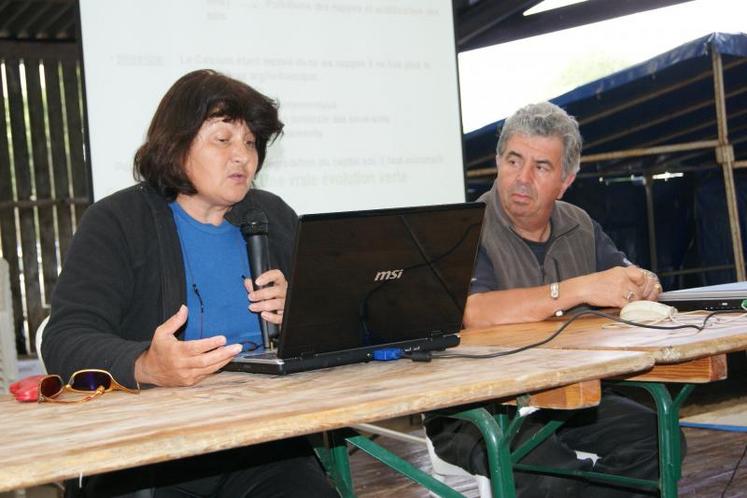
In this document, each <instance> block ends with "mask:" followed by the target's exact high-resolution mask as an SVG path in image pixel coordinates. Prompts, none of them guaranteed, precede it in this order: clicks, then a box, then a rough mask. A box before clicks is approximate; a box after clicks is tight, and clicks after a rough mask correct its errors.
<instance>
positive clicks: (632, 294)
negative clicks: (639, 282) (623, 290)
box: [625, 291, 635, 302]
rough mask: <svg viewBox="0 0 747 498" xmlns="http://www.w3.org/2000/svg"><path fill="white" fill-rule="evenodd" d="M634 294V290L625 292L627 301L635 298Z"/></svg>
mask: <svg viewBox="0 0 747 498" xmlns="http://www.w3.org/2000/svg"><path fill="white" fill-rule="evenodd" d="M634 295H635V294H634V293H633V291H628V293H627V294H625V300H626V301H627V302H630V300H631V299H633V296H634Z"/></svg>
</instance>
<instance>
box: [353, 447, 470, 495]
mask: <svg viewBox="0 0 747 498" xmlns="http://www.w3.org/2000/svg"><path fill="white" fill-rule="evenodd" d="M347 442H348V443H350V444H352V445H353V446H355V447H357V448H359V449H361V450H362V451H364V452H366V453H368V454H369V455H370V456H372V457H373V458H375V459H376V460H378V461H380V462H381V463H383V464H384V465H386V466H387V467H389V468H391V469H393V470H395V471H396V472H399V473H400V474H402V475H404V476H405V477H408V478H409V479H412V480H413V481H415V482H416V483H418V484H420V485H421V486H423V487H425V488H427V489H429V490H430V491H433V492H434V493H436V494H438V496H440V497H442V498H464V495H463V494H461V493H459V492H458V491H456V490H454V489H452V488H450V487H449V486H447V485H446V484H444V483H442V482H441V481H439V480H438V479H435V478H434V477H433V476H431V475H429V474H427V473H425V472H423V471H422V470H420V469H418V468H416V467H414V466H413V465H412V464H411V463H409V462H407V461H405V460H403V459H401V458H400V457H398V456H397V455H395V454H394V453H392V452H390V451H389V450H386V449H384V448H382V447H381V446H379V445H378V444H376V443H374V442H373V441H371V440H370V439H368V438H367V437H365V436H352V437H348V438H347Z"/></svg>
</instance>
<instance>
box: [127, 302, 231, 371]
mask: <svg viewBox="0 0 747 498" xmlns="http://www.w3.org/2000/svg"><path fill="white" fill-rule="evenodd" d="M186 321H187V307H186V306H184V305H182V307H181V308H179V311H177V312H176V313H175V314H174V315H173V316H172V317H171V318H169V319H168V320H166V321H165V322H163V323H162V324H161V325H159V326H158V328H157V329H156V332H155V333H154V334H153V340H152V341H151V343H150V347H149V348H148V350H147V351H145V352H144V353H143V354H141V355H140V356H139V357H138V359H137V360H136V361H135V380H137V381H138V382H139V383H141V384H154V385H156V386H192V385H194V384H197V383H198V382H200V381H201V380H202V379H204V378H205V377H207V376H208V375H210V374H212V373H213V372H216V371H217V370H219V369H220V368H222V367H223V366H224V365H225V364H226V363H228V362H229V361H231V359H232V358H233V357H234V356H236V355H237V354H239V353H240V352H241V344H232V345H231V346H225V344H226V338H225V337H224V336H214V337H208V338H206V339H198V340H194V341H180V340H178V339H177V338H176V337H175V336H174V334H175V333H176V331H177V330H179V328H180V327H181V326H182V325H184V323H185V322H186Z"/></svg>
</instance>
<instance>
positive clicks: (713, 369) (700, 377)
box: [624, 354, 727, 384]
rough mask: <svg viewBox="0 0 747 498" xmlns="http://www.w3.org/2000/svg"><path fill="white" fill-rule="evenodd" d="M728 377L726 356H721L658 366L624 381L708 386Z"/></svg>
mask: <svg viewBox="0 0 747 498" xmlns="http://www.w3.org/2000/svg"><path fill="white" fill-rule="evenodd" d="M726 376H727V366H726V354H719V355H716V356H708V357H706V358H698V359H697V360H691V361H686V362H683V363H671V364H661V365H656V366H654V367H653V368H652V369H651V370H649V371H647V372H646V373H643V374H639V375H634V376H631V377H624V379H625V380H635V381H641V382H679V383H687V384H707V383H708V382H713V381H716V380H724V379H725V378H726Z"/></svg>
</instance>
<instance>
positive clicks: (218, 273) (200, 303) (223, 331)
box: [169, 202, 262, 350]
mask: <svg viewBox="0 0 747 498" xmlns="http://www.w3.org/2000/svg"><path fill="white" fill-rule="evenodd" d="M169 207H170V208H171V211H172V212H173V214H174V221H175V222H176V229H177V232H178V233H179V240H180V242H181V246H182V258H183V260H184V274H185V277H186V284H187V303H186V304H187V307H188V308H189V318H188V319H187V327H186V329H185V332H184V339H185V340H192V339H200V338H204V337H211V336H214V335H224V336H226V339H227V344H236V343H242V344H243V345H244V350H248V349H253V348H254V347H256V346H254V345H255V344H256V345H259V346H261V345H262V334H261V332H260V328H259V318H258V315H257V314H255V313H252V312H251V311H249V310H248V309H247V306H248V305H249V298H248V297H247V292H246V288H245V287H244V279H243V278H242V276H243V275H247V276H248V275H250V271H249V261H248V258H247V255H246V245H245V243H244V239H243V238H242V237H241V232H240V231H239V228H238V227H236V226H234V225H231V224H230V223H228V222H227V221H225V220H224V221H223V223H221V224H220V225H219V226H215V225H211V224H209V223H207V224H206V223H200V222H199V221H197V220H195V219H194V218H192V217H191V216H189V215H188V214H187V213H186V212H185V211H184V210H183V209H182V207H181V206H180V205H179V204H178V203H177V202H172V203H170V204H169Z"/></svg>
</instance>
